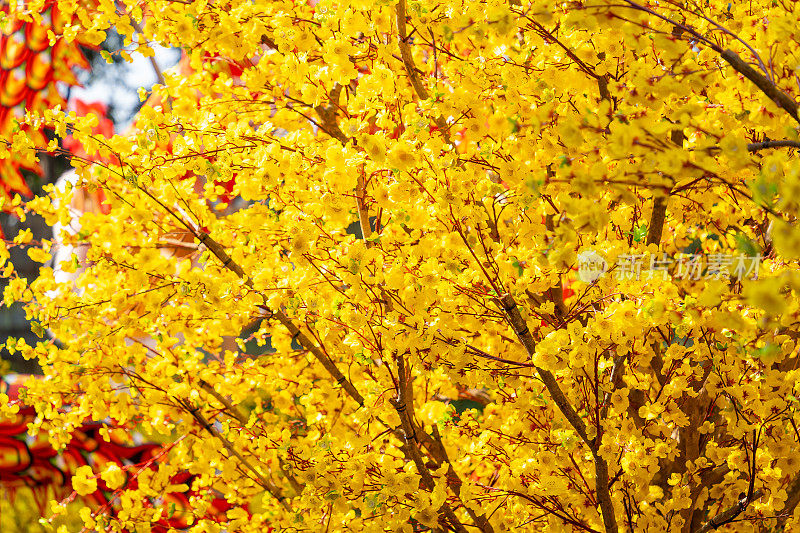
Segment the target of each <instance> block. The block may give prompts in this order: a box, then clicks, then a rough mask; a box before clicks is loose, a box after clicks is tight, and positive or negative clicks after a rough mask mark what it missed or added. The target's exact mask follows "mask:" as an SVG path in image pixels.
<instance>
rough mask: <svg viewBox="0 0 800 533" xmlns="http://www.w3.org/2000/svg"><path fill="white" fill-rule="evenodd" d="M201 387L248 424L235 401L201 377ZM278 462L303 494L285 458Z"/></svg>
mask: <svg viewBox="0 0 800 533" xmlns="http://www.w3.org/2000/svg"><path fill="white" fill-rule="evenodd" d="M200 388H201V389H203V390H204V391H206V392H207V393H208V394H210V395H211V396H213V397H214V398H215V399H216V400H217V401H218V402H219V403H221V404H222V405H223V407H225V411H226V412H227V413H228V414H229V415H230V416H232V417H233V418H235V419H236V420H237V421H238V422H239V423H240V424H241V425H242V426H246V425H247V417H246V416H244V414H243V413H242V412H241V411H240V410H239V408H237V407H236V406H235V405H233V403H231V401H230V400H228V399H227V398H226V397H224V396H223V395H221V394H220V393H218V392H217V391H216V390H214V387H212V386H211V385H209V384H208V383H207V382H206V381H204V380H202V379H201V380H200ZM278 462H279V464H280V467H281V472H283V475H284V476H285V477H286V479H288V480H289V484H290V485H291V486H292V488H293V489H294V490H295V492H296V493H297V494H298V495H300V494H302V493H303V485H302V484H301V483H300V482H299V481H297V478H296V477H294V476H293V475H292V473H291V472H289V470H288V469H287V468H286V463H285V462H284V461H283V459H281V458H278Z"/></svg>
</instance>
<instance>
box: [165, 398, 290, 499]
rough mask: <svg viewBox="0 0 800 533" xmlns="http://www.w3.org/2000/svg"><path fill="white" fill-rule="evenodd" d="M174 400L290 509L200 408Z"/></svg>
mask: <svg viewBox="0 0 800 533" xmlns="http://www.w3.org/2000/svg"><path fill="white" fill-rule="evenodd" d="M176 402H177V403H178V405H180V406H182V407H183V408H184V409H186V410H187V411H188V412H189V413H190V414H191V415H192V416H193V417H194V419H195V420H196V421H197V423H198V424H200V426H202V428H203V429H205V430H206V431H207V432H209V433H210V434H211V435H213V436H214V437H216V438H217V439H218V440H219V441H220V442H221V443H222V445H223V446H224V447H225V449H226V450H228V453H229V454H230V455H231V456H233V457H235V458H236V460H237V461H239V462H240V463H241V464H242V465H244V466H245V468H247V470H249V471H250V472H252V474H253V475H254V476H255V477H256V479H257V480H258V482H259V484H260V485H261V486H262V487H263V488H264V489H265V490H266V491H267V492H269V493H270V495H272V497H273V498H275V499H276V500H278V503H280V504H281V506H282V507H283V508H284V509H285V510H287V511H291V508H290V507H289V504H288V503H286V497H285V496H283V495H282V494H281V490H280V488H278V487H277V486H276V485H275V484H274V483H272V482H271V481H270V480H269V479H267V478H266V477H264V475H263V474H261V472H259V471H258V470H256V468H255V467H254V466H253V465H252V464H250V461H248V460H247V459H246V458H245V457H244V456H243V455H242V454H241V453H239V451H238V450H236V448H234V447H233V444H231V442H230V441H229V440H228V439H226V438H225V437H224V436H223V435H222V434H221V433H220V432H219V431H217V428H215V427H214V426H212V425H211V424H209V423H208V420H206V418H205V417H204V416H203V415H202V413H200V410H199V409H198V408H196V407H192V406H191V405H189V404H188V402H185V401H182V400H179V399H176Z"/></svg>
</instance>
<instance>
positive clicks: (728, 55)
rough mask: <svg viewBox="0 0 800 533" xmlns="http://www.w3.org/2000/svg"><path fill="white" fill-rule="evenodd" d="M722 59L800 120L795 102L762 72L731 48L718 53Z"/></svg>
mask: <svg viewBox="0 0 800 533" xmlns="http://www.w3.org/2000/svg"><path fill="white" fill-rule="evenodd" d="M720 55H721V56H722V59H724V60H725V61H727V62H728V64H729V65H730V66H732V67H733V69H734V70H736V71H737V72H738V73H739V74H741V75H742V76H744V77H745V78H747V79H748V80H750V81H752V82H753V83H754V84H755V85H756V87H758V88H759V89H761V92H763V93H764V94H766V95H767V96H768V97H769V99H770V100H772V101H773V102H775V103H776V104H777V105H778V107H780V108H782V109H783V110H784V111H786V112H787V113H789V115H791V117H792V118H794V119H795V120H796V121H797V122H800V117H798V115H797V102H795V101H794V100H793V99H791V98H790V97H789V96H788V95H787V94H786V93H784V92H783V91H781V90H780V89H779V88H778V86H777V85H775V84H774V83H772V82H771V81H769V80H768V79H767V78H766V77H765V76H764V75H763V74H761V73H760V72H758V71H757V70H755V69H754V68H753V67H751V66H750V65H748V64H747V63H745V62H744V61H743V60H742V58H741V57H739V55H738V54H737V53H736V52H734V51H733V50H725V51H724V52H722V54H720Z"/></svg>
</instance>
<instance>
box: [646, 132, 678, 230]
mask: <svg viewBox="0 0 800 533" xmlns="http://www.w3.org/2000/svg"><path fill="white" fill-rule="evenodd" d="M685 138H686V136H685V135H684V134H683V130H680V129H675V130H672V133H670V140H671V141H672V142H673V144H675V145H677V146H678V147H680V148H683V141H684V139H685ZM668 196H669V194H667V195H666V196H655V197H654V198H653V212H652V213H651V214H650V225H649V226H648V227H647V244H648V245H649V244H655V245H659V244H661V235H662V233H663V231H664V221H665V220H666V218H667V197H668Z"/></svg>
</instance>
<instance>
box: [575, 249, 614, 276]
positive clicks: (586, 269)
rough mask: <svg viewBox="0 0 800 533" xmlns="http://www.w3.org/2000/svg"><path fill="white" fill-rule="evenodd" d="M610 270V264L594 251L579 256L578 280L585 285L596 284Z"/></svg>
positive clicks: (584, 252)
mask: <svg viewBox="0 0 800 533" xmlns="http://www.w3.org/2000/svg"><path fill="white" fill-rule="evenodd" d="M607 270H608V262H607V261H606V260H605V259H603V257H602V256H601V255H600V254H598V253H597V252H595V251H594V250H586V251H583V252H581V253H579V254H578V279H580V280H581V281H583V282H584V283H594V282H595V281H596V280H597V279H598V278H600V276H602V275H603V274H605V273H606V271H607Z"/></svg>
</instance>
